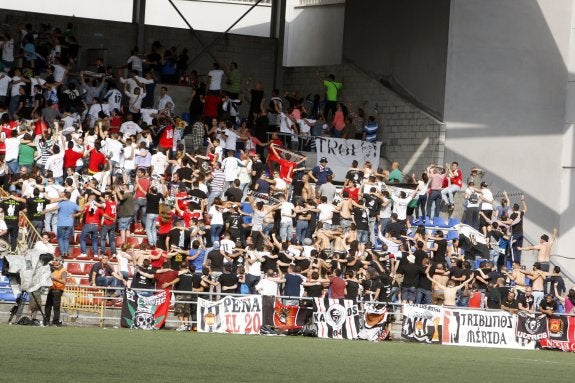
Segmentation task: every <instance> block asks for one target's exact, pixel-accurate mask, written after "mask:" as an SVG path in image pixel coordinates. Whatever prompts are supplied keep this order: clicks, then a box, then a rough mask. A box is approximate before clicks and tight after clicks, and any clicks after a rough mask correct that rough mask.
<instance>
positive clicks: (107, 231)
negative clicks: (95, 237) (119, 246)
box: [100, 223, 116, 254]
mask: <svg viewBox="0 0 575 383" xmlns="http://www.w3.org/2000/svg"><path fill="white" fill-rule="evenodd" d="M106 237H108V238H109V242H110V249H111V250H112V254H116V224H115V223H113V224H111V225H102V229H100V247H101V248H102V249H105V248H106Z"/></svg>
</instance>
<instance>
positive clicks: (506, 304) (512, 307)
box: [501, 290, 519, 314]
mask: <svg viewBox="0 0 575 383" xmlns="http://www.w3.org/2000/svg"><path fill="white" fill-rule="evenodd" d="M501 310H505V311H507V312H508V313H510V314H517V313H518V312H519V306H518V304H517V301H516V300H515V292H514V291H513V290H509V292H508V293H507V296H506V297H505V299H504V300H503V302H501Z"/></svg>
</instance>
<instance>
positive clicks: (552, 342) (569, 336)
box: [539, 316, 575, 352]
mask: <svg viewBox="0 0 575 383" xmlns="http://www.w3.org/2000/svg"><path fill="white" fill-rule="evenodd" d="M548 327H549V337H548V338H546V339H541V340H540V341H539V342H540V344H541V347H542V348H556V349H559V350H562V351H571V352H575V317H566V316H556V317H551V318H549V325H548Z"/></svg>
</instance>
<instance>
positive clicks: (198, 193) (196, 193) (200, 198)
mask: <svg viewBox="0 0 575 383" xmlns="http://www.w3.org/2000/svg"><path fill="white" fill-rule="evenodd" d="M188 195H189V196H190V198H189V203H190V210H203V209H204V207H205V205H206V202H207V198H208V196H207V194H206V193H205V192H204V191H203V190H201V189H200V182H199V181H198V180H196V181H194V183H193V184H192V190H190V192H189V193H188Z"/></svg>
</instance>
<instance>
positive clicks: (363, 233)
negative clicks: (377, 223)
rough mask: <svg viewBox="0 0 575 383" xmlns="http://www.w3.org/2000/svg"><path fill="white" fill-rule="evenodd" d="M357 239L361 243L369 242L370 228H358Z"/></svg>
mask: <svg viewBox="0 0 575 383" xmlns="http://www.w3.org/2000/svg"><path fill="white" fill-rule="evenodd" d="M357 241H358V242H359V243H367V241H369V231H368V230H358V231H357Z"/></svg>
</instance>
